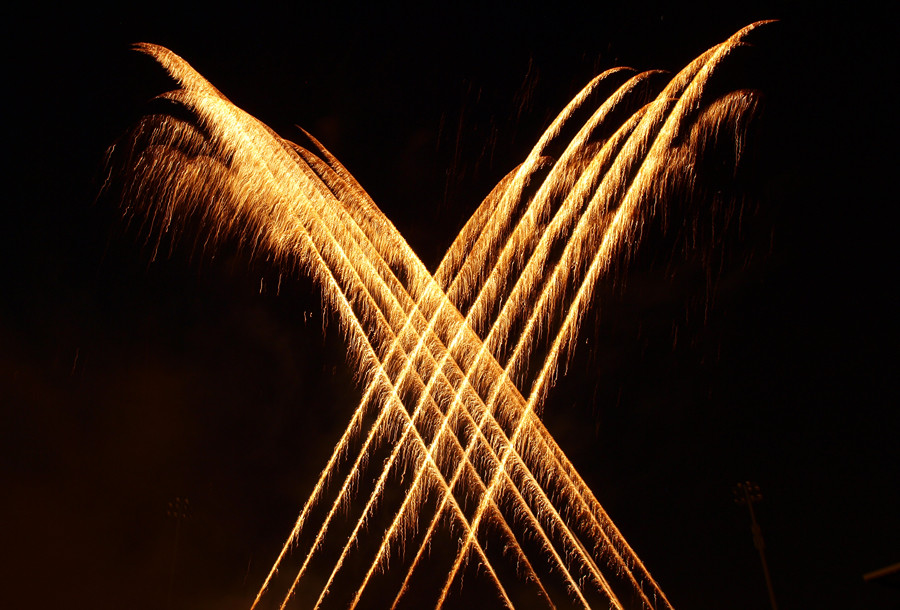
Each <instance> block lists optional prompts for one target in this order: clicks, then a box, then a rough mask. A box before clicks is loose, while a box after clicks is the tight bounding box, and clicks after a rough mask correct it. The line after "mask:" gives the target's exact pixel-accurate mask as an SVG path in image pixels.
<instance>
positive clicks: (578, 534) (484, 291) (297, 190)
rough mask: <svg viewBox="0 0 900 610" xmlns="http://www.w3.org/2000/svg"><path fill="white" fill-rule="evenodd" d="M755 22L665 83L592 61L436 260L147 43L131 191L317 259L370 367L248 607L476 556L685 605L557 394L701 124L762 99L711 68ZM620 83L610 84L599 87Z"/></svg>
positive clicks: (316, 154)
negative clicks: (606, 285) (561, 416)
mask: <svg viewBox="0 0 900 610" xmlns="http://www.w3.org/2000/svg"><path fill="white" fill-rule="evenodd" d="M760 25H762V23H758V24H754V25H751V26H748V27H746V28H744V29H743V30H740V31H739V32H738V33H736V34H735V35H734V36H732V37H731V38H729V39H728V40H726V41H725V42H723V43H721V44H719V45H717V46H715V47H713V48H712V49H710V50H709V51H707V52H706V53H704V54H703V55H701V56H700V57H698V58H697V59H696V60H694V61H693V62H691V63H690V64H689V65H688V66H687V67H685V68H684V69H683V70H682V71H681V72H679V73H678V74H676V75H675V76H674V77H673V78H671V80H670V81H669V82H668V83H667V84H665V86H663V87H662V88H659V89H658V90H657V92H656V96H655V97H648V93H647V92H648V89H650V84H651V83H655V82H657V81H660V80H662V78H661V77H660V74H659V73H657V72H645V73H640V74H634V73H632V72H630V71H628V70H610V71H608V72H606V73H604V74H602V75H600V76H598V77H597V78H596V79H594V80H593V81H591V82H590V83H589V84H588V85H587V86H586V87H585V89H584V90H583V91H582V92H581V93H579V95H578V96H576V97H575V99H574V100H572V102H570V103H569V105H568V106H567V107H566V108H565V109H563V111H562V112H561V113H560V114H559V116H558V117H557V118H556V119H555V120H554V121H553V123H552V124H551V125H550V127H549V128H548V129H547V131H546V132H545V133H544V135H543V136H542V137H541V138H540V140H539V142H538V143H537V145H536V146H535V147H534V149H533V150H532V151H531V153H530V154H529V155H528V157H527V158H526V159H525V160H524V162H523V163H522V164H521V165H520V166H519V167H517V168H516V169H515V170H514V171H512V172H511V173H510V174H509V175H508V176H507V177H506V178H504V180H502V181H501V182H500V184H498V185H497V187H496V188H495V189H494V190H493V191H492V192H491V193H490V194H489V195H488V197H487V198H486V199H485V200H484V202H483V203H482V204H481V206H480V207H479V208H478V210H477V211H476V212H475V214H474V215H473V216H472V218H471V219H470V220H469V222H468V223H467V224H466V226H465V227H464V228H463V230H462V231H461V232H460V234H459V236H458V237H457V239H456V240H455V241H454V243H453V244H452V246H451V248H450V250H449V251H448V252H447V254H446V255H445V257H444V259H443V261H442V262H441V264H440V266H439V267H438V270H437V272H436V273H435V274H433V275H432V274H431V273H430V272H429V271H428V270H427V269H426V268H425V266H424V264H423V263H422V262H421V260H419V258H418V257H417V256H416V254H415V253H414V252H413V251H412V250H411V249H410V247H409V245H408V244H407V243H406V241H405V240H404V239H403V238H402V236H401V235H400V234H399V232H398V231H397V229H396V228H395V227H394V226H393V225H392V224H391V222H390V221H389V220H388V219H387V218H386V217H385V216H384V215H383V214H382V212H381V211H380V210H379V209H378V207H377V206H376V205H375V203H374V202H373V201H372V200H371V198H370V197H369V196H368V194H367V193H366V192H365V190H364V189H363V188H362V186H360V185H359V184H358V183H357V182H356V181H355V179H354V178H353V177H352V176H351V175H350V173H349V172H348V171H347V170H346V169H345V168H344V167H343V166H342V165H341V164H340V163H339V162H338V160H337V159H335V158H334V157H333V156H332V155H331V154H330V153H329V152H328V151H327V150H326V149H325V148H324V147H323V146H322V145H321V144H320V143H319V142H318V141H317V140H315V138H313V137H312V136H310V135H309V134H306V138H307V144H306V145H305V146H300V145H297V144H295V143H293V142H289V141H287V140H284V139H282V138H280V137H279V136H277V135H276V134H275V133H274V132H273V131H272V130H271V129H269V128H268V127H267V126H265V125H263V124H262V123H260V122H259V121H258V120H256V119H255V118H253V117H251V116H250V115H248V114H246V113H245V112H243V111H242V110H240V109H239V108H237V107H236V106H234V105H233V104H231V103H230V102H229V101H228V100H227V99H226V98H225V97H224V96H223V95H222V94H221V93H220V92H219V91H218V90H217V89H215V88H214V87H213V86H212V85H211V84H210V83H209V82H207V81H206V80H205V79H204V78H203V77H202V76H200V75H199V74H198V73H197V72H196V71H194V70H193V69H192V68H191V67H190V66H189V65H188V64H187V63H186V62H185V61H184V60H182V59H181V58H180V57H178V56H177V55H175V54H174V53H172V52H171V51H169V50H167V49H164V48H162V47H159V46H155V45H150V44H140V45H138V46H137V48H138V49H139V50H140V51H142V52H144V53H147V54H148V55H150V56H152V57H153V58H155V59H156V60H157V61H158V62H159V63H160V64H162V66H163V67H164V68H165V69H166V70H167V71H168V72H169V74H170V75H171V76H172V77H173V78H174V79H175V80H176V81H177V83H178V84H179V89H177V90H175V91H173V92H170V93H167V94H165V95H163V96H161V97H162V99H163V100H164V101H165V102H166V103H168V104H169V105H170V106H171V108H177V109H178V111H177V112H172V111H170V112H159V113H156V114H151V115H148V116H146V117H145V118H144V119H143V120H142V121H141V122H140V123H139V124H138V125H137V127H136V128H135V129H134V130H133V131H132V132H131V134H130V136H129V139H128V141H127V144H126V145H125V146H121V147H120V150H119V151H118V152H117V155H118V156H117V159H119V161H120V163H121V166H122V167H121V169H122V170H123V173H124V176H125V186H124V191H123V196H124V200H125V201H127V202H129V205H131V206H139V208H140V209H139V210H134V211H130V213H134V214H140V215H146V218H147V219H148V220H147V222H148V223H149V225H150V226H149V229H150V231H152V232H154V233H161V232H164V231H168V230H177V229H178V228H179V227H180V226H184V225H185V221H186V220H187V219H192V220H194V221H197V220H199V223H200V231H201V232H202V238H201V240H202V242H203V243H205V244H207V246H209V247H213V246H214V245H215V244H216V243H217V241H218V240H220V239H222V238H224V237H226V236H230V237H234V236H237V238H238V239H239V240H240V242H241V244H242V245H243V246H245V247H246V248H248V249H249V250H250V252H251V253H253V254H256V253H264V255H265V256H267V257H269V258H270V259H272V260H273V261H274V262H275V264H277V265H279V266H280V267H281V268H282V269H283V270H293V271H298V272H302V273H304V274H307V275H309V276H311V277H312V278H313V280H314V281H315V282H316V284H317V285H318V286H319V288H320V289H321V291H322V294H323V298H324V301H325V303H326V306H327V307H330V308H331V309H333V310H334V311H335V312H336V313H337V314H338V319H339V320H340V324H341V328H342V330H343V332H344V334H345V336H346V340H347V342H348V345H349V353H350V354H351V360H352V362H353V365H354V366H355V367H357V370H358V374H359V378H360V379H361V380H362V382H363V383H364V384H365V386H366V389H365V391H364V394H363V398H362V400H361V402H360V404H359V406H358V408H357V409H356V411H355V412H354V414H353V416H352V418H351V421H350V423H349V425H348V427H347V429H346V430H345V431H344V433H343V435H342V436H341V438H340V440H339V441H338V444H337V446H336V447H335V450H334V452H333V453H332V455H331V457H330V458H329V460H328V462H327V464H326V465H325V468H324V470H323V471H322V473H321V475H320V477H319V480H318V481H317V483H316V485H315V487H314V488H313V490H312V493H311V494H310V496H309V498H308V500H307V501H306V503H305V505H304V506H303V508H302V510H301V512H300V515H299V517H298V519H297V521H296V523H295V524H294V527H293V528H292V530H291V532H290V534H289V536H288V539H287V541H286V542H285V544H284V546H283V548H282V550H281V552H280V554H279V555H278V557H277V559H276V560H275V563H274V565H273V566H272V569H271V571H270V572H269V575H268V576H267V577H266V579H265V581H264V582H263V583H262V586H261V588H260V590H259V593H258V595H257V596H256V599H255V600H254V602H253V604H252V607H253V608H256V607H258V606H261V605H262V604H264V603H265V604H267V605H271V604H272V603H273V600H274V597H277V598H278V599H277V600H274V606H275V607H281V608H284V607H286V606H287V605H288V604H289V603H291V601H292V600H304V601H303V602H302V603H304V604H308V605H310V606H315V607H320V606H322V605H325V604H328V603H332V604H334V605H345V606H346V605H350V606H351V607H356V606H357V605H360V604H361V605H364V606H370V605H371V604H372V603H374V602H372V600H371V599H370V598H373V599H374V596H376V595H378V596H383V597H384V598H383V599H382V600H381V601H380V602H379V603H377V604H376V605H378V606H379V607H386V606H387V605H388V603H393V607H398V606H400V605H402V604H403V603H404V602H405V601H408V598H410V597H411V596H412V595H413V594H412V593H411V592H410V591H411V589H412V588H414V587H415V586H416V584H417V580H419V579H422V580H424V581H427V582H431V578H428V579H425V578H424V577H422V576H421V575H422V574H423V564H424V563H426V562H427V563H428V565H429V566H430V568H431V569H430V570H429V571H430V572H431V574H429V576H430V577H433V576H434V574H435V573H437V574H438V575H443V577H442V578H437V580H436V582H435V584H434V586H433V589H434V590H432V591H427V592H421V591H417V593H416V599H417V600H420V599H423V598H424V599H427V600H428V603H430V604H435V605H436V606H437V607H441V606H443V605H444V604H445V603H447V600H448V599H449V597H450V596H451V595H452V594H453V592H454V590H455V588H454V586H455V585H456V586H457V588H458V587H461V586H463V585H462V574H463V573H464V572H465V571H466V570H467V567H466V566H467V565H470V564H472V563H473V562H474V563H475V564H476V567H477V568H478V570H477V574H478V578H480V579H482V580H485V581H487V582H488V583H490V586H491V587H492V588H493V590H494V591H495V592H496V602H497V603H500V604H502V605H504V606H507V607H514V606H515V605H516V604H517V603H519V602H518V601H517V600H520V599H527V600H528V602H527V603H528V606H529V607H532V606H535V605H542V606H547V607H555V606H560V605H562V606H568V605H572V604H574V605H577V606H580V607H591V606H594V605H598V604H602V605H603V606H604V607H612V608H619V609H624V608H646V609H657V608H671V605H670V604H669V602H668V600H667V599H666V596H665V595H664V594H663V592H662V590H661V589H660V587H659V586H658V585H657V583H656V581H655V580H654V579H653V578H652V577H651V575H650V573H649V571H648V570H647V568H646V567H645V566H644V565H643V563H642V562H641V561H640V559H638V557H637V555H636V554H635V552H634V551H633V549H632V548H631V547H630V546H629V545H628V543H627V542H626V541H625V539H624V538H623V537H622V535H621V533H620V532H619V530H618V529H617V528H616V526H615V525H614V524H613V522H612V521H611V519H610V518H609V516H608V515H607V514H606V512H605V511H604V509H603V508H602V506H601V505H600V503H599V502H598V501H597V499H596V498H595V497H594V495H593V493H592V492H591V490H590V489H589V488H588V486H587V485H586V484H585V482H584V481H583V480H582V479H581V477H580V476H579V474H578V472H577V471H576V469H575V467H574V466H573V465H572V464H571V462H569V460H568V459H567V458H566V456H565V454H564V453H563V451H562V450H561V449H560V447H559V446H558V445H557V444H556V442H555V441H554V439H553V438H552V436H551V435H550V433H549V432H548V430H547V429H546V428H545V427H544V425H543V423H542V421H541V419H540V417H539V414H540V409H541V407H542V404H543V401H544V399H545V397H546V395H547V393H548V390H549V388H550V387H551V386H552V384H553V380H554V379H555V376H556V375H557V370H558V367H559V365H560V361H561V360H564V359H565V357H566V355H567V354H568V353H569V352H570V351H571V350H572V348H573V346H574V344H575V340H576V337H577V334H578V330H579V327H580V325H581V322H582V320H583V319H584V316H585V314H586V312H587V311H588V310H589V308H590V307H591V304H592V301H593V300H594V298H593V295H594V290H595V287H596V285H597V283H598V282H600V281H601V280H602V279H603V278H604V277H605V276H606V275H607V274H608V271H609V269H610V267H611V265H612V264H613V260H614V258H615V257H616V256H620V255H621V254H623V253H628V252H629V251H631V250H633V249H634V248H635V247H636V246H637V243H638V238H639V235H640V229H641V225H642V223H643V222H645V220H646V218H647V217H648V216H649V215H650V214H652V213H653V210H654V208H655V207H656V206H659V205H660V202H661V201H664V200H665V199H666V198H667V197H669V196H671V195H672V194H673V193H678V192H688V191H690V190H691V189H692V188H694V179H695V177H694V173H693V172H694V169H693V168H694V164H695V162H696V157H697V156H698V155H699V154H700V152H701V151H702V150H703V148H704V145H705V144H706V143H707V142H709V141H712V139H714V138H716V137H720V135H719V134H720V133H724V129H723V127H726V126H728V127H730V128H732V132H735V131H736V130H737V126H738V125H739V124H740V122H739V119H740V118H742V117H744V116H747V115H749V114H750V113H752V112H753V109H754V108H755V104H756V95H755V94H754V93H753V92H747V91H740V92H733V93H729V94H725V95H723V96H720V97H717V98H715V99H709V98H710V95H709V94H708V89H710V88H709V87H708V86H707V85H708V83H709V82H710V80H711V79H712V78H714V76H715V73H716V71H717V70H718V69H719V68H720V67H721V66H722V65H723V64H724V62H726V61H727V59H728V56H729V55H730V54H731V53H732V51H733V50H734V49H736V48H737V47H739V46H741V45H743V44H744V39H745V38H746V37H747V36H748V34H749V33H750V32H751V31H752V30H754V29H755V28H756V27H758V26H760ZM603 87H606V88H609V87H612V88H613V93H612V94H611V95H609V97H608V98H606V99H605V100H603V101H602V102H600V103H599V104H598V103H597V102H596V101H594V99H595V98H596V97H597V92H598V91H600V90H601V89H602V88H603ZM585 114H586V115H587V116H588V118H587V120H586V121H584V122H583V123H582V124H577V121H578V119H576V117H580V116H584V115H585ZM571 132H575V134H576V135H575V136H574V137H572V138H571V139H570V140H566V141H561V140H562V138H563V136H562V135H561V134H563V133H571ZM742 141H743V139H742V138H741V137H737V138H736V139H735V145H736V146H740V145H741V143H742ZM558 150H561V151H562V152H561V153H560V154H558V155H557V156H555V157H554V156H553V155H552V154H551V151H558ZM738 156H739V155H738ZM545 346H549V347H547V348H545ZM367 422H369V424H370V425H369V427H368V429H367V430H364V424H365V423H367ZM348 455H351V456H353V458H352V459H349V460H346V463H345V460H344V458H345V457H346V456H348ZM382 458H383V459H382ZM335 479H337V480H339V481H340V482H339V484H338V485H335V486H334V487H335V489H336V493H335V491H334V490H331V494H330V495H329V490H330V489H331V487H330V485H329V483H331V482H332V481H333V480H335ZM370 480H371V481H372V484H371V485H366V484H365V481H370ZM398 480H399V481H398ZM360 489H365V493H364V494H363V495H362V496H361V498H364V502H363V504H362V506H363V507H362V510H359V511H357V510H353V509H354V506H355V504H353V503H352V502H351V498H352V497H353V496H354V495H355V493H356V492H357V490H360ZM397 491H401V492H402V493H400V494H397V493H396V492H397ZM329 499H330V501H331V503H330V504H328V501H329ZM320 503H321V506H320ZM342 509H346V510H344V511H342ZM338 516H339V517H340V518H338V519H336V517H338ZM382 526H383V529H382ZM364 540H368V541H371V542H370V544H362V542H363V541H364ZM373 543H374V544H373ZM432 548H440V549H451V550H450V551H449V552H450V553H451V554H452V555H453V556H452V557H444V556H442V553H434V555H435V556H433V557H429V549H432ZM498 549H499V550H498ZM351 557H352V561H351V560H350V559H349V558H351ZM313 566H315V567H313ZM351 572H352V574H350V573H351ZM281 573H284V574H286V578H280V575H281ZM415 575H420V576H415ZM376 579H380V582H379V584H378V586H377V587H376V586H375V585H374V581H375V580H376ZM338 582H340V583H341V584H340V586H338V585H337V583H338ZM276 589H277V591H278V595H277V596H276ZM522 590H527V592H526V593H519V591H522ZM341 594H343V597H344V598H345V599H338V598H339V597H340V596H341ZM269 598H273V599H269ZM417 603H418V604H419V605H421V602H417Z"/></svg>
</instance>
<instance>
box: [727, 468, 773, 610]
mask: <svg viewBox="0 0 900 610" xmlns="http://www.w3.org/2000/svg"><path fill="white" fill-rule="evenodd" d="M760 500H762V492H761V491H760V490H759V485H757V484H756V483H751V482H750V481H744V482H743V483H738V484H737V485H735V486H734V501H735V503H737V504H746V505H747V508H748V509H750V522H751V524H752V525H751V529H752V530H753V546H755V547H756V550H758V551H759V560H760V561H761V562H762V567H763V573H765V575H766V586H767V587H768V588H769V602H771V604H772V610H778V604H777V603H776V601H775V590H774V589H773V588H772V577H771V576H770V575H769V564H768V563H766V543H765V542H764V541H763V535H762V530H761V529H760V528H759V523H757V522H756V513H755V512H754V511H753V503H754V502H759V501H760Z"/></svg>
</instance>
